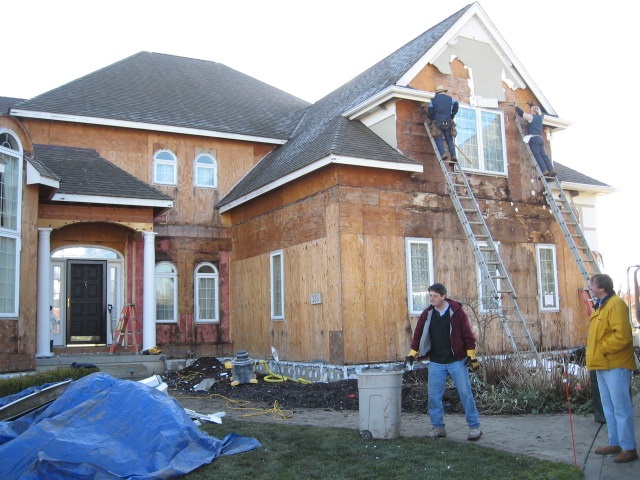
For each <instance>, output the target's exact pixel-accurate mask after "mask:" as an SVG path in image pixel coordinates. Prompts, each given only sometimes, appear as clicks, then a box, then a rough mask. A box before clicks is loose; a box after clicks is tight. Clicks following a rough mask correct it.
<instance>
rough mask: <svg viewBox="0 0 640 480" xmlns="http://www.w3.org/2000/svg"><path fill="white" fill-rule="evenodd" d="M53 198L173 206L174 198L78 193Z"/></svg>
mask: <svg viewBox="0 0 640 480" xmlns="http://www.w3.org/2000/svg"><path fill="white" fill-rule="evenodd" d="M51 200H53V201H56V202H73V203H96V204H101V205H127V206H133V207H156V208H172V207H173V200H152V199H146V198H132V197H106V196H102V195H76V194H68V193H56V194H55V195H54V196H53V197H52V198H51Z"/></svg>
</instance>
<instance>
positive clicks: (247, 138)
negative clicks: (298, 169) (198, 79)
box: [10, 108, 287, 145]
mask: <svg viewBox="0 0 640 480" xmlns="http://www.w3.org/2000/svg"><path fill="white" fill-rule="evenodd" d="M10 115H13V116H15V117H24V118H36V119H40V120H53V121H58V122H73V123H84V124H90V125H104V126H109V127H120V128H131V129H136V130H151V131H156V132H167V133H179V134H182V135H196V136H199V137H211V138H225V139H229V140H240V141H244V142H260V143H269V144H273V145H284V144H285V143H287V139H286V138H285V139H282V138H271V137H260V136H255V135H242V134H237V133H227V132H218V131H215V130H202V129H198V128H185V127H177V126H172V125H160V124H156V123H145V122H131V121H127V120H114V119H110V118H100V117H84V116H81V115H67V114H64V113H51V112H39V111H35V110H22V109H20V108H12V109H11V110H10Z"/></svg>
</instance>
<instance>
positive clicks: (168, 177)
mask: <svg viewBox="0 0 640 480" xmlns="http://www.w3.org/2000/svg"><path fill="white" fill-rule="evenodd" d="M177 178H178V160H177V158H176V156H175V155H174V154H173V153H172V152H170V151H169V150H159V151H157V152H156V153H155V155H154V156H153V183H158V184H161V185H176V184H177V183H178V181H177Z"/></svg>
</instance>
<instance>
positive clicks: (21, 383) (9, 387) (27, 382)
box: [0, 367, 98, 397]
mask: <svg viewBox="0 0 640 480" xmlns="http://www.w3.org/2000/svg"><path fill="white" fill-rule="evenodd" d="M97 371H98V369H97V368H84V367H81V368H61V369H58V370H48V371H46V372H36V373H29V374H27V375H20V376H17V377H11V378H5V379H2V380H0V397H6V396H9V395H13V394H16V393H19V392H21V391H23V390H25V389H27V388H29V387H39V386H40V385H44V384H47V383H56V382H62V381H63V380H67V379H69V378H70V379H72V380H78V379H79V378H82V377H85V376H87V375H89V374H91V373H94V372H97Z"/></svg>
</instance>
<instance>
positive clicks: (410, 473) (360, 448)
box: [183, 418, 582, 480]
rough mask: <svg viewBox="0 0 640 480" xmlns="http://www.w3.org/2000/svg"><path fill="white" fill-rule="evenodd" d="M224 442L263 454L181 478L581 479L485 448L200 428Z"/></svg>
mask: <svg viewBox="0 0 640 480" xmlns="http://www.w3.org/2000/svg"><path fill="white" fill-rule="evenodd" d="M201 428H202V429H203V430H204V431H206V432H208V433H209V434H210V435H212V436H214V437H216V438H219V439H222V438H224V436H226V435H227V434H229V433H237V434H239V435H242V436H246V437H254V438H256V439H257V440H258V441H260V443H261V444H262V448H259V449H256V450H252V451H250V452H245V453H241V454H238V455H229V456H222V457H219V458H217V459H215V460H214V461H213V462H212V463H211V464H209V465H204V466H202V467H200V468H199V469H197V470H196V471H194V472H191V473H190V474H188V475H186V476H185V477H183V478H185V479H188V480H204V479H225V480H232V479H251V480H261V479H264V480H288V479H291V480H310V479H331V480H339V479H358V480H359V479H376V480H380V479H382V480H386V479H389V480H392V479H393V480H402V479H407V480H417V479H420V478H429V479H448V480H455V479H460V480H469V479H474V478H477V479H491V480H500V479H505V480H514V479H532V480H534V479H535V480H540V479H557V480H561V479H572V480H573V479H575V480H577V479H581V478H582V472H581V471H580V470H579V469H577V468H575V467H573V466H572V465H568V464H564V463H554V462H549V461H543V460H537V459H534V458H531V457H525V456H518V455H513V454H510V453H505V452H501V451H498V450H493V449H490V448H484V447H481V446H479V445H477V444H474V443H471V442H468V443H456V442H453V441H449V440H446V439H437V440H432V439H428V438H398V439H396V440H363V439H361V438H360V435H359V433H358V432H357V431H355V430H351V429H344V428H319V427H313V426H297V425H285V424H283V423H279V422H277V421H274V422H273V423H260V422H243V421H238V420H233V419H227V418H225V419H224V420H223V424H222V425H217V424H206V425H204V426H202V427H201Z"/></svg>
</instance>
